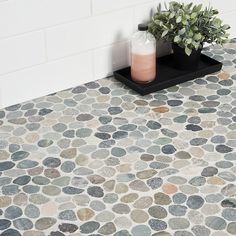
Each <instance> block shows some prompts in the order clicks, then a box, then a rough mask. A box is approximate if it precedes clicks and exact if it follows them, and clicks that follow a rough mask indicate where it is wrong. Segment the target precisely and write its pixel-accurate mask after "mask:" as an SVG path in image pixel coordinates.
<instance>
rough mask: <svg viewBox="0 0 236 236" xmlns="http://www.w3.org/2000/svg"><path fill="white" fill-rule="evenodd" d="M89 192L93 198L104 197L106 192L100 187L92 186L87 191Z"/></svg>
mask: <svg viewBox="0 0 236 236" xmlns="http://www.w3.org/2000/svg"><path fill="white" fill-rule="evenodd" d="M87 192H88V194H89V195H90V196H92V197H97V198H100V197H103V196H104V192H103V189H102V188H101V187H98V186H91V187H89V188H88V189H87Z"/></svg>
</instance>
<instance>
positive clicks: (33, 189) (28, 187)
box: [22, 185, 40, 194]
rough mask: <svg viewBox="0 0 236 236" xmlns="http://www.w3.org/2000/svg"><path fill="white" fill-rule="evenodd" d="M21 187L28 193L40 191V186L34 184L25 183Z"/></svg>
mask: <svg viewBox="0 0 236 236" xmlns="http://www.w3.org/2000/svg"><path fill="white" fill-rule="evenodd" d="M22 189H23V191H24V192H25V193H28V194H32V193H38V192H39V191H40V187H39V186H36V185H25V186H24V187H23V188H22Z"/></svg>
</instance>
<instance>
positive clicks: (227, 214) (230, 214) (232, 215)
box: [222, 208, 236, 221]
mask: <svg viewBox="0 0 236 236" xmlns="http://www.w3.org/2000/svg"><path fill="white" fill-rule="evenodd" d="M222 216H223V217H224V218H225V219H226V220H228V221H236V209H231V208H226V209H224V210H223V212H222Z"/></svg>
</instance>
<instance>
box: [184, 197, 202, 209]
mask: <svg viewBox="0 0 236 236" xmlns="http://www.w3.org/2000/svg"><path fill="white" fill-rule="evenodd" d="M186 204H187V206H188V207H189V208H191V209H199V208H201V207H202V206H203V204H204V199H203V198H202V197H201V196H197V195H192V196H189V197H188V200H187V203H186Z"/></svg>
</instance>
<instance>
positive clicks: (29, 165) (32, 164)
mask: <svg viewBox="0 0 236 236" xmlns="http://www.w3.org/2000/svg"><path fill="white" fill-rule="evenodd" d="M38 164H39V163H38V162H37V161H32V160H23V161H21V162H19V163H18V164H17V168H19V169H29V168H33V167H35V166H37V165H38Z"/></svg>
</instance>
